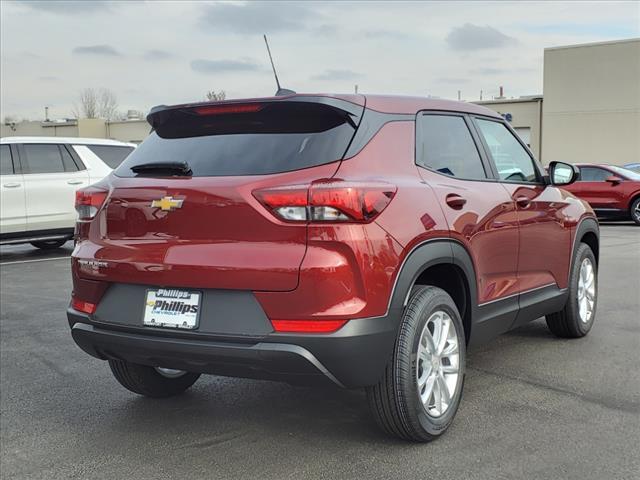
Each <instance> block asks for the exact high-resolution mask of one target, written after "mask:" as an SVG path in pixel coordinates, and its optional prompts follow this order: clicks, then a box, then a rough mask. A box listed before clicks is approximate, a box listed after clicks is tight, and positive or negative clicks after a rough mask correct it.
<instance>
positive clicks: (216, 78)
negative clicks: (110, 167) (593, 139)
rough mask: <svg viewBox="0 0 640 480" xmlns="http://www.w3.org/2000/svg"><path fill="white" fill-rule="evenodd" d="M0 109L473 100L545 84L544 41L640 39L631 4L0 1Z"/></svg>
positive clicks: (24, 112)
mask: <svg viewBox="0 0 640 480" xmlns="http://www.w3.org/2000/svg"><path fill="white" fill-rule="evenodd" d="M0 17H1V28H0V35H1V42H0V50H1V57H2V60H1V70H0V80H1V85H0V86H1V88H0V93H1V98H0V110H1V111H0V116H2V118H4V117H5V116H6V115H13V116H17V117H19V118H28V119H42V118H43V116H44V106H45V105H48V106H49V107H50V112H51V113H50V115H51V117H52V118H61V117H65V116H70V114H71V110H72V105H73V103H74V102H75V101H76V99H77V97H78V95H79V91H80V90H81V89H82V88H85V87H96V88H99V87H106V88H109V89H111V90H113V91H114V92H115V94H116V95H117V97H118V101H119V105H120V108H121V109H122V110H125V111H126V110H127V109H140V110H145V111H146V110H148V109H149V108H150V107H151V106H153V105H156V104H162V103H166V104H170V103H180V102H188V101H194V100H201V99H203V97H204V95H205V93H206V92H207V91H208V90H210V89H214V90H220V89H222V90H225V91H226V92H227V97H228V98H238V97H251V96H265V95H272V94H273V92H274V91H275V86H274V81H273V77H272V74H271V71H270V68H269V63H268V58H267V56H266V52H265V48H264V43H263V40H262V34H263V33H266V34H267V35H268V36H269V40H270V43H271V48H272V51H273V54H274V57H275V61H276V66H277V68H278V73H279V76H280V80H281V83H282V84H283V86H285V87H287V88H291V89H294V90H296V91H298V92H320V91H321V92H352V91H353V89H354V85H355V84H358V85H359V89H360V91H361V92H364V93H393V94H412V95H416V94H417V95H433V96H439V97H443V98H456V97H457V94H458V90H460V91H461V92H462V98H463V99H466V100H477V99H478V97H479V94H480V90H483V91H484V96H485V98H491V96H493V95H497V90H498V86H499V85H504V87H505V93H506V95H507V96H520V95H528V94H537V93H541V92H542V64H543V50H544V48H546V47H552V46H558V45H569V44H577V43H588V42H596V41H605V40H615V39H622V38H631V37H640V2H636V1H632V2H604V1H603V2H578V1H567V2H550V1H549V2H546V1H544V2H506V1H505V2H482V1H471V2H462V1H461V2H446V3H445V2H435V1H433V2H417V1H413V2H393V3H392V2H366V1H357V2H338V1H333V2H329V1H327V2H322V3H313V2H284V3H283V2H280V3H272V2H246V3H244V2H243V3H232V2H205V1H194V2H188V1H174V2H170V1H165V2H160V1H146V2H143V1H141V2H136V1H126V2H125V1H120V2H107V1H97V0H94V1H86V2H73V1H24V2H17V1H5V0H2V1H1V3H0Z"/></svg>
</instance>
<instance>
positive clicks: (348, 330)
mask: <svg viewBox="0 0 640 480" xmlns="http://www.w3.org/2000/svg"><path fill="white" fill-rule="evenodd" d="M67 314H68V317H69V324H70V326H71V334H72V336H73V339H74V341H75V342H76V343H77V344H78V346H79V347H80V348H82V350H84V351H85V352H87V353H88V354H89V355H92V356H94V357H96V358H99V359H102V360H107V359H118V360H126V361H129V362H133V363H138V364H141V365H150V366H158V367H166V368H175V369H180V370H186V371H190V372H199V373H210V374H214V375H225V376H230V377H245V378H257V379H264V380H277V381H285V382H288V383H293V384H317V383H321V384H322V383H333V384H335V385H339V386H342V387H346V388H356V387H363V386H368V385H373V384H375V383H377V381H378V380H379V379H380V378H381V376H382V375H383V373H384V369H385V367H386V365H387V363H388V361H389V358H390V357H391V354H392V351H393V346H394V343H395V337H396V329H397V323H396V322H395V321H394V318H395V315H394V316H393V317H392V316H386V317H377V318H370V319H358V320H351V321H350V322H348V323H347V324H346V325H345V326H344V327H343V328H342V329H340V330H338V331H337V332H335V333H333V334H326V335H293V334H291V335H289V334H269V335H264V336H262V337H259V338H253V339H250V338H236V339H234V338H229V337H226V338H225V337H219V338H216V337H215V336H212V335H209V334H207V335H202V334H199V333H195V332H193V333H190V334H185V333H184V332H180V334H178V333H176V334H175V335H173V334H172V333H171V332H169V331H162V332H159V331H157V329H149V330H147V329H145V328H130V327H122V326H121V325H120V326H119V325H109V324H105V323H102V322H100V323H98V322H95V321H93V320H92V319H91V318H90V317H89V316H87V315H84V314H82V313H80V312H77V311H75V310H73V309H69V310H68V311H67Z"/></svg>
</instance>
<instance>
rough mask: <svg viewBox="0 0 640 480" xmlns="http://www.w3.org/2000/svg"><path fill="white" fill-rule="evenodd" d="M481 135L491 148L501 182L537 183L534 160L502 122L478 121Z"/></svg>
mask: <svg viewBox="0 0 640 480" xmlns="http://www.w3.org/2000/svg"><path fill="white" fill-rule="evenodd" d="M476 122H477V124H478V127H479V128H480V133H481V134H482V136H483V137H484V140H485V142H486V144H487V146H488V147H489V151H490V153H491V158H492V160H493V163H494V165H495V166H496V169H497V170H498V175H499V176H500V180H505V181H507V182H520V183H537V182H538V174H537V173H536V169H535V167H534V166H533V159H532V158H531V157H530V156H529V154H528V153H527V151H526V150H525V148H524V147H523V146H522V145H521V144H520V142H518V140H517V139H516V137H514V136H513V134H512V133H511V132H510V131H509V130H508V129H507V127H505V126H504V125H503V124H502V123H500V122H492V121H491V120H481V119H476Z"/></svg>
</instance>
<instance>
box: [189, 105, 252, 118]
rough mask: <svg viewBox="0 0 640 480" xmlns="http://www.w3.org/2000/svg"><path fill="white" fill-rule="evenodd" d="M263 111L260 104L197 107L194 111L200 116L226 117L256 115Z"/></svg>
mask: <svg viewBox="0 0 640 480" xmlns="http://www.w3.org/2000/svg"><path fill="white" fill-rule="evenodd" d="M260 110H262V105H261V104H259V103H247V104H236V105H234V104H230V105H205V106H203V107H196V108H194V111H195V112H196V113H197V114H198V115H225V114H231V113H254V112H259V111H260Z"/></svg>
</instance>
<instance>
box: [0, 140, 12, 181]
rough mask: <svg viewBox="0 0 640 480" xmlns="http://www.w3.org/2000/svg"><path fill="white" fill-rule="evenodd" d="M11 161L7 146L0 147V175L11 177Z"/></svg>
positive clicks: (9, 150)
mask: <svg viewBox="0 0 640 480" xmlns="http://www.w3.org/2000/svg"><path fill="white" fill-rule="evenodd" d="M13 173H14V172H13V161H12V159H11V148H10V147H9V145H0V175H13Z"/></svg>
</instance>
